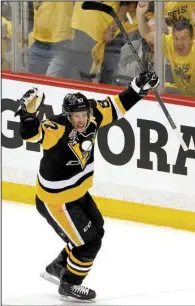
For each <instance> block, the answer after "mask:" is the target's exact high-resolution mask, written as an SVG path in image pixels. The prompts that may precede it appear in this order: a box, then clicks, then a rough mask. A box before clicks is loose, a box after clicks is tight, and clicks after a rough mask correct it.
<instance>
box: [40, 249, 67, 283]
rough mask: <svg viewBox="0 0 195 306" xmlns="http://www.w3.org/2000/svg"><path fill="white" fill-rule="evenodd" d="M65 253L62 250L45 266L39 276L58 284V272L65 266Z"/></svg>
mask: <svg viewBox="0 0 195 306" xmlns="http://www.w3.org/2000/svg"><path fill="white" fill-rule="evenodd" d="M66 259H67V255H66V253H65V252H64V251H62V252H61V253H60V254H59V255H58V257H57V258H56V259H54V260H53V261H52V262H51V263H50V264H49V265H48V266H47V267H46V268H45V270H46V271H45V272H43V273H41V277H43V278H44V279H46V280H48V281H49V282H51V283H54V284H55V285H59V284H60V281H59V280H60V274H61V272H62V270H64V269H65V266H66Z"/></svg>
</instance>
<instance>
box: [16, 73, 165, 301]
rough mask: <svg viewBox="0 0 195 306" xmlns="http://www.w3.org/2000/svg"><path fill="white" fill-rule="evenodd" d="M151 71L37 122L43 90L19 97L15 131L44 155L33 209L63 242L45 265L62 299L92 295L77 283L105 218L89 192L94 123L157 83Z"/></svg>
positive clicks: (117, 114) (68, 99)
mask: <svg viewBox="0 0 195 306" xmlns="http://www.w3.org/2000/svg"><path fill="white" fill-rule="evenodd" d="M158 84H159V79H158V77H157V75H156V73H155V72H154V71H149V72H144V73H141V74H140V75H138V76H137V77H136V78H134V79H133V81H132V82H131V83H130V84H129V86H128V88H127V89H125V90H124V91H123V92H121V93H120V94H119V95H117V96H115V97H114V98H111V97H107V98H106V99H105V100H103V101H95V100H93V99H91V100H89V99H87V98H86V97H85V96H84V95H83V94H81V93H79V92H78V93H73V94H67V95H66V96H65V97H64V100H63V105H62V113H61V114H60V115H57V116H54V117H52V118H50V119H48V120H45V121H43V122H39V119H38V118H37V111H38V109H39V107H40V106H41V105H42V104H43V103H44V99H45V95H44V93H41V92H40V91H39V90H38V89H36V88H33V89H30V90H29V91H27V92H26V93H25V94H24V95H23V97H22V98H21V99H20V107H19V109H18V111H17V112H16V114H15V115H16V116H17V115H19V116H20V135H21V137H22V139H24V140H26V141H27V142H33V143H34V142H38V143H40V144H41V146H42V148H43V157H42V159H41V162H40V168H39V172H38V175H37V192H36V208H37V210H38V212H39V213H40V214H41V215H42V216H43V217H44V218H46V220H47V222H48V223H49V224H50V225H51V226H52V227H53V228H54V230H55V231H56V233H57V234H58V235H59V236H60V237H61V238H62V239H63V241H64V242H66V243H67V244H66V247H65V248H64V249H63V250H62V251H61V253H60V254H59V256H58V257H57V258H56V259H55V260H54V261H53V262H52V263H51V264H49V265H48V266H47V267H46V272H47V273H48V274H47V275H50V276H54V277H57V278H58V279H59V280H60V286H59V289H58V292H59V293H60V295H61V297H62V298H63V299H67V298H69V299H71V298H73V299H78V300H83V301H86V300H91V299H94V298H95V297H96V293H95V291H94V290H92V289H89V288H87V287H84V286H82V282H83V280H84V278H85V277H86V276H87V274H88V273H89V271H90V269H91V268H92V265H93V261H94V259H95V257H96V255H97V253H98V251H99V250H100V247H101V243H102V238H103V235H104V228H103V225H104V220H103V217H102V215H101V213H100V211H99V210H98V208H97V206H96V204H95V202H94V200H93V198H92V197H91V195H90V194H89V192H88V189H89V188H90V187H91V186H92V180H93V168H94V143H95V137H96V134H97V131H98V129H99V128H101V127H103V126H105V125H107V124H109V123H111V122H113V121H115V120H117V119H119V118H121V117H122V116H123V115H124V114H125V112H126V111H128V110H129V109H130V108H131V107H133V106H134V105H135V104H136V103H137V102H138V101H139V100H141V99H142V98H143V96H144V95H146V94H147V92H148V90H150V89H152V88H155V87H157V86H158Z"/></svg>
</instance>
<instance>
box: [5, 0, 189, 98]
mask: <svg viewBox="0 0 195 306" xmlns="http://www.w3.org/2000/svg"><path fill="white" fill-rule="evenodd" d="M101 2H103V3H105V4H108V5H110V6H112V7H113V9H114V10H115V12H116V13H117V15H118V17H119V19H120V21H121V22H122V24H123V26H124V28H125V30H126V32H127V33H128V35H129V38H130V39H131V41H132V43H133V45H134V47H135V49H136V50H137V52H138V54H139V56H140V57H141V59H142V62H143V63H144V66H145V69H151V68H153V67H154V58H155V50H154V46H155V37H156V36H155V31H156V29H155V28H156V24H155V13H154V1H148V2H138V1H115V2H114V1H113V2H110V1H109V2H106V1H101ZM81 5H82V2H77V1H75V2H70V1H68V2H44V1H35V2H28V21H29V22H28V50H27V67H28V72H29V73H33V74H39V75H40V74H41V75H47V76H52V77H58V78H65V79H74V80H84V81H92V82H98V83H103V84H113V85H126V84H128V82H129V81H131V80H132V79H133V78H134V76H135V75H137V74H138V73H139V72H140V67H139V65H138V63H137V62H136V60H135V57H134V55H133V53H132V52H131V50H130V49H129V47H128V46H127V44H126V42H125V39H124V37H123V35H122V34H121V33H120V30H119V28H118V26H117V25H116V24H115V21H114V20H113V18H112V17H111V16H109V15H108V14H105V13H103V12H100V11H87V10H83V9H82V8H81ZM162 16H163V18H164V34H163V35H162V46H163V50H164V56H165V92H171V93H176V94H182V95H184V96H193V97H194V96H195V40H194V33H195V1H191V2H170V1H169V2H164V12H163V13H162ZM11 37H12V22H11V2H2V67H3V69H10V61H9V56H8V55H9V52H10V50H11ZM19 43H20V42H19Z"/></svg>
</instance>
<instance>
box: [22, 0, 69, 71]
mask: <svg viewBox="0 0 195 306" xmlns="http://www.w3.org/2000/svg"><path fill="white" fill-rule="evenodd" d="M33 5H34V23H33V32H32V38H33V39H34V43H33V44H32V46H31V47H30V48H29V51H28V65H29V71H30V72H31V73H35V74H42V75H48V76H53V77H66V68H67V64H68V62H69V57H70V51H69V46H70V41H71V40H72V38H73V30H72V28H71V18H72V12H73V5H74V4H73V2H64V1H62V2H44V1H37V2H33Z"/></svg>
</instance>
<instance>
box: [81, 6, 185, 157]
mask: <svg viewBox="0 0 195 306" xmlns="http://www.w3.org/2000/svg"><path fill="white" fill-rule="evenodd" d="M82 9H84V10H97V11H101V12H104V13H106V14H108V15H110V16H111V17H112V18H113V19H114V20H115V22H116V24H117V25H118V27H119V29H120V30H121V33H123V35H124V38H125V40H126V42H127V44H128V46H129V48H130V49H131V51H132V53H133V54H134V56H135V58H136V60H137V62H138V64H139V66H140V68H141V70H142V71H143V72H144V70H145V69H144V65H143V63H142V61H141V59H140V57H139V55H138V53H137V51H136V49H135V48H134V46H133V44H132V43H131V40H130V38H129V36H128V34H127V32H126V31H125V29H124V27H123V25H122V23H121V22H120V20H119V18H118V16H117V14H116V13H115V11H114V9H113V8H112V7H111V6H109V5H107V4H104V3H101V2H96V1H85V2H84V3H82ZM150 87H151V88H152V87H153V86H150ZM155 87H156V86H154V87H153V88H152V90H153V92H154V95H155V97H156V99H157V101H158V102H159V104H160V106H161V108H162V110H163V112H164V114H165V116H166V117H167V119H168V121H169V123H170V125H171V127H172V129H173V131H174V132H175V134H176V136H177V138H178V140H179V142H180V145H181V146H182V148H183V150H184V151H187V150H188V147H187V146H186V144H185V142H184V140H183V138H182V137H181V135H180V132H179V130H178V128H177V126H176V124H175V123H174V121H173V119H172V117H171V115H170V114H169V112H168V110H167V108H166V106H165V104H164V102H163V101H162V99H161V97H160V95H159V93H158V92H157V90H156V89H154V88H155Z"/></svg>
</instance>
